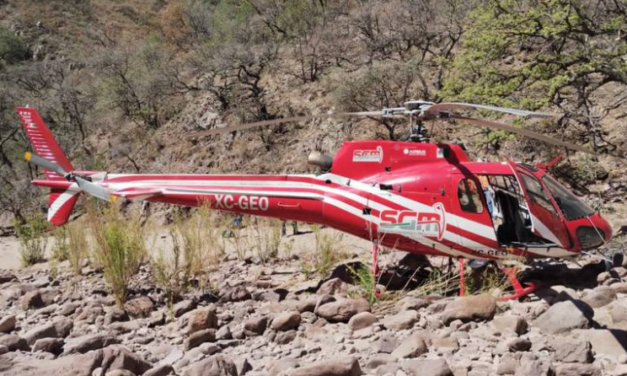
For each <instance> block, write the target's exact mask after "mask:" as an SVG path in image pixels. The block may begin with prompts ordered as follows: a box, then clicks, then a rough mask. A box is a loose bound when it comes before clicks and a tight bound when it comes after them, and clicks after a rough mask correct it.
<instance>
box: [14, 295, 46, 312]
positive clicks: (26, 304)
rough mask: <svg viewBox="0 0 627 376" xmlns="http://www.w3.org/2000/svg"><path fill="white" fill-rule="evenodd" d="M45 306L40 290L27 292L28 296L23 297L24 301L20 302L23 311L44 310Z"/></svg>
mask: <svg viewBox="0 0 627 376" xmlns="http://www.w3.org/2000/svg"><path fill="white" fill-rule="evenodd" d="M45 306H46V304H45V303H44V301H43V299H42V297H41V294H40V293H39V290H35V291H29V292H27V293H26V294H24V296H22V299H21V300H20V308H22V310H24V311H28V310H29V309H37V308H42V307H45Z"/></svg>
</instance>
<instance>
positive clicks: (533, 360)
mask: <svg viewBox="0 0 627 376" xmlns="http://www.w3.org/2000/svg"><path fill="white" fill-rule="evenodd" d="M550 375H552V369H551V363H550V362H549V361H548V360H547V359H538V358H537V357H536V356H535V355H534V354H531V353H528V352H527V353H523V355H522V356H521V358H520V367H518V369H517V370H516V374H515V376H550Z"/></svg>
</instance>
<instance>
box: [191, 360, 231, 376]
mask: <svg viewBox="0 0 627 376" xmlns="http://www.w3.org/2000/svg"><path fill="white" fill-rule="evenodd" d="M183 376H238V375H237V368H236V367H235V364H234V363H233V362H232V361H231V360H229V359H228V358H226V357H224V356H222V355H214V356H212V357H210V358H208V359H205V360H201V361H200V362H198V363H194V364H192V365H191V366H189V367H188V368H187V369H186V370H185V371H184V372H183Z"/></svg>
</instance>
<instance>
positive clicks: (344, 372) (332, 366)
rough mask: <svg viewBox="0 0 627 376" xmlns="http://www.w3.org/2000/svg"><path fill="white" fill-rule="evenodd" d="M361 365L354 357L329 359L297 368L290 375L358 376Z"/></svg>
mask: <svg viewBox="0 0 627 376" xmlns="http://www.w3.org/2000/svg"><path fill="white" fill-rule="evenodd" d="M359 375H361V367H360V366H359V362H358V361H357V359H355V358H342V359H331V360H327V361H322V362H317V363H314V364H310V365H306V366H303V367H301V368H297V369H295V370H294V371H292V373H291V374H290V376H359Z"/></svg>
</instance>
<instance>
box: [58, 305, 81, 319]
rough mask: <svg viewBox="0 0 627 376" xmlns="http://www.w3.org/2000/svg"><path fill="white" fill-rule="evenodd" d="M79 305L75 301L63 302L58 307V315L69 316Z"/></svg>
mask: <svg viewBox="0 0 627 376" xmlns="http://www.w3.org/2000/svg"><path fill="white" fill-rule="evenodd" d="M78 307H79V305H78V304H76V303H65V304H64V305H62V306H61V309H59V315H61V316H70V315H71V314H73V313H74V312H76V310H77V309H78Z"/></svg>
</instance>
